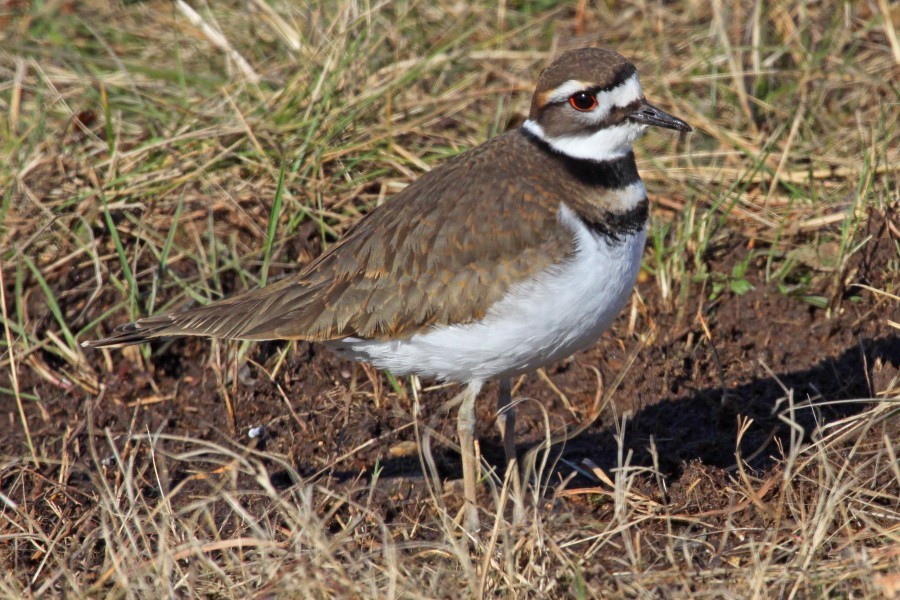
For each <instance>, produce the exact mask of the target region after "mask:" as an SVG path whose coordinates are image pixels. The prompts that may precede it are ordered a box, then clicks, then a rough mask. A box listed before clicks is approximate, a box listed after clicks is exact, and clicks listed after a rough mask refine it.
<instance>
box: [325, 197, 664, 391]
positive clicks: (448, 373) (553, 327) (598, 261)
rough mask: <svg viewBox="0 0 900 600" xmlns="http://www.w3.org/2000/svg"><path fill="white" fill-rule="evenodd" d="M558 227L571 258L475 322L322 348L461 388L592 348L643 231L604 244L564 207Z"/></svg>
mask: <svg viewBox="0 0 900 600" xmlns="http://www.w3.org/2000/svg"><path fill="white" fill-rule="evenodd" d="M560 221H561V222H562V223H563V224H565V225H567V226H568V227H570V228H571V229H572V232H573V234H574V235H575V236H576V240H577V242H576V244H577V245H576V248H577V250H576V252H575V254H574V256H573V257H572V258H571V259H569V260H568V261H567V262H565V263H563V264H561V265H559V266H557V267H555V268H553V269H551V270H548V271H546V272H544V273H543V274H541V275H540V276H538V277H536V278H534V279H531V280H529V281H524V282H521V283H519V284H517V285H515V286H514V287H513V288H512V289H511V290H510V292H509V293H508V294H507V295H506V296H504V297H503V299H502V300H500V301H499V302H497V303H496V304H494V305H493V306H491V308H490V309H489V310H488V313H487V314H486V315H485V317H484V319H482V320H481V321H478V322H475V323H469V324H466V325H453V326H449V327H441V328H437V327H436V328H433V329H430V330H427V331H423V332H421V333H417V334H415V335H413V336H412V337H410V338H408V339H404V340H392V341H383V340H361V339H358V338H345V339H343V340H339V341H335V342H331V343H329V344H328V345H329V346H330V347H331V348H332V349H334V350H336V351H338V352H339V353H340V354H341V355H343V356H346V357H348V358H352V359H354V360H362V361H366V362H370V363H372V364H373V365H375V366H376V367H378V368H380V369H387V370H389V371H391V372H392V373H394V374H396V375H410V374H416V375H420V376H423V377H435V378H438V379H441V380H445V381H453V382H467V381H473V380H484V379H490V378H493V377H506V376H512V375H517V374H520V373H525V372H528V371H533V370H534V369H537V368H539V367H542V366H544V365H547V364H550V363H552V362H555V361H557V360H560V359H562V358H564V357H566V356H569V355H570V354H572V353H574V352H576V351H578V350H580V349H582V348H585V347H586V346H589V345H591V344H593V343H594V342H596V341H597V340H598V339H599V338H600V336H601V334H602V333H603V332H604V331H606V330H607V329H608V328H609V326H610V325H611V324H612V322H613V320H614V319H615V317H616V315H618V314H619V311H620V310H621V309H622V307H623V306H624V305H625V303H626V302H627V301H628V298H629V296H630V295H631V290H632V289H633V287H634V283H635V280H636V279H637V274H638V270H639V268H640V264H641V256H642V254H643V250H644V242H645V241H646V238H647V234H646V229H645V230H642V231H641V232H640V233H637V234H635V235H630V236H627V237H624V239H622V240H621V241H619V242H617V243H609V242H608V241H607V240H605V239H603V238H602V237H600V236H598V235H596V234H594V233H593V232H591V231H590V230H589V229H588V228H587V227H586V226H585V225H584V224H583V223H582V222H581V221H580V219H578V218H577V217H576V216H575V215H574V214H573V213H572V212H571V210H570V209H568V208H567V207H565V206H563V207H561V209H560Z"/></svg>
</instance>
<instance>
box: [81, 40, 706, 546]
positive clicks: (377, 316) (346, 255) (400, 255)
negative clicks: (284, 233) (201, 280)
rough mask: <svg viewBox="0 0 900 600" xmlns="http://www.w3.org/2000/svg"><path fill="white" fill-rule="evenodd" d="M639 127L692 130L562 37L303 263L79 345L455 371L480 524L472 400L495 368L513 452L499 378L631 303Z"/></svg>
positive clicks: (574, 345) (575, 341)
mask: <svg viewBox="0 0 900 600" xmlns="http://www.w3.org/2000/svg"><path fill="white" fill-rule="evenodd" d="M651 126H655V127H661V128H667V129H672V130H676V131H680V132H690V131H691V130H692V129H691V127H690V126H689V125H688V124H687V123H686V122H685V121H683V120H681V119H679V118H677V117H675V116H673V115H671V114H669V113H667V112H664V111H663V110H661V109H660V108H658V107H656V106H654V105H653V104H651V103H650V102H648V101H647V99H646V98H645V96H644V94H643V91H642V88H641V84H640V81H639V78H638V73H637V69H636V67H635V66H634V64H633V63H632V62H630V61H629V60H628V59H626V58H625V57H623V56H622V55H620V54H619V53H617V52H615V51H612V50H608V49H602V48H581V49H577V50H572V51H569V52H566V53H564V54H562V55H560V56H559V57H558V58H556V59H555V60H553V61H552V62H551V63H550V64H549V65H548V66H547V67H546V68H545V69H544V70H543V71H542V72H541V74H540V76H539V78H538V81H537V84H536V86H535V90H534V94H533V96H532V101H531V105H530V111H529V114H528V118H527V119H526V120H525V121H524V123H523V124H522V125H521V126H520V127H517V128H514V129H510V130H509V131H507V132H505V133H502V134H500V135H498V136H497V137H494V138H493V139H490V140H488V141H487V142H485V143H483V144H481V145H479V146H477V147H475V148H473V149H471V150H468V151H466V152H463V153H461V154H459V155H457V156H455V157H452V158H450V159H448V160H446V161H445V162H443V163H442V164H441V165H439V166H437V167H436V168H434V169H432V170H431V171H429V172H427V173H425V174H423V175H422V176H420V177H419V178H418V179H416V180H415V181H414V182H412V183H411V184H410V185H408V186H407V187H406V188H404V189H403V190H402V191H400V192H398V193H397V194H395V195H394V196H393V197H392V198H390V199H389V200H388V201H386V202H385V203H383V204H381V205H379V206H377V207H376V208H374V209H372V210H371V211H370V212H369V213H368V214H367V215H366V216H364V217H363V218H362V219H361V220H360V221H359V222H358V223H356V225H355V226H354V227H353V228H352V229H351V230H350V231H349V232H348V233H347V234H346V235H345V236H344V237H343V238H342V239H340V240H339V241H337V242H336V243H335V244H333V245H331V246H330V247H329V248H328V249H326V250H325V251H324V252H323V253H322V254H321V255H319V256H318V258H316V259H315V260H313V261H312V262H311V263H309V264H308V265H307V266H306V267H305V268H302V269H301V270H300V271H299V272H297V273H295V274H293V275H290V276H287V277H285V278H284V279H281V280H279V281H276V282H274V283H271V284H269V285H266V286H263V287H261V288H258V289H255V290H251V291H248V292H245V293H242V294H239V295H236V296H233V297H229V298H225V299H222V300H219V301H216V302H212V303H210V304H207V305H203V306H197V307H194V308H190V309H187V310H183V311H175V312H169V313H166V314H161V315H156V316H149V317H146V318H142V319H138V320H137V321H134V322H132V323H128V324H125V325H121V326H119V327H117V328H115V329H114V330H113V332H112V333H111V335H110V336H109V337H106V338H104V339H98V340H91V341H86V342H83V344H82V345H83V346H86V347H93V348H98V347H118V346H125V345H130V344H138V343H143V342H147V341H149V340H152V339H155V338H171V337H180V336H205V337H209V338H218V339H229V340H306V341H310V342H319V343H321V344H323V345H324V346H325V347H327V348H329V349H331V350H334V351H335V352H337V353H338V354H339V355H341V356H344V357H346V358H348V359H352V360H355V361H365V362H368V363H370V364H372V365H374V366H375V367H377V368H379V369H383V370H388V371H390V372H391V373H392V374H394V375H399V376H405V375H417V376H420V377H424V378H431V379H435V380H440V381H444V382H451V383H457V384H461V385H462V386H463V387H462V389H461V391H460V392H459V394H457V397H456V400H455V402H456V403H457V404H458V406H459V408H458V414H457V431H458V436H459V446H460V454H461V457H462V470H463V496H464V498H463V505H464V511H463V516H464V524H463V526H464V527H465V528H466V530H468V531H477V529H478V527H479V514H478V508H477V499H476V492H477V480H476V474H477V470H476V467H477V464H476V458H475V445H474V435H475V425H476V420H475V402H476V398H477V396H478V394H479V392H480V390H481V388H482V386H483V385H484V383H485V382H487V381H489V380H497V381H499V382H500V385H499V390H500V392H499V395H498V396H499V397H498V400H497V406H498V414H500V415H501V416H498V419H497V424H498V426H499V428H500V434H501V438H502V441H503V446H504V449H505V451H506V454H507V459H508V461H509V462H513V461H514V460H515V441H514V431H515V412H514V410H513V406H512V405H511V398H510V395H511V394H510V389H511V385H510V382H511V379H512V378H513V377H516V376H518V375H520V374H524V373H529V372H531V371H534V370H536V369H538V368H541V367H543V366H546V365H549V364H551V363H554V362H556V361H558V360H561V359H563V358H565V357H567V356H570V355H571V354H573V353H575V352H577V351H578V350H581V349H583V348H586V347H588V346H590V345H592V344H594V343H595V342H596V341H597V340H598V339H599V338H600V336H601V335H602V334H603V332H604V331H606V330H607V329H608V328H609V327H610V326H611V324H612V322H613V320H614V319H615V317H616V316H617V314H618V313H619V312H620V311H621V309H622V308H623V307H624V305H625V304H626V303H627V301H628V299H629V297H630V295H631V292H632V289H633V288H634V285H635V282H636V280H637V276H638V271H639V269H640V264H641V258H642V254H643V250H644V244H645V242H646V237H647V223H648V219H649V200H648V197H647V193H646V190H645V188H644V184H643V182H642V181H641V178H640V176H639V174H638V170H637V164H636V162H635V157H634V152H633V148H632V145H633V143H634V142H635V141H636V140H637V139H638V138H639V137H640V136H641V135H642V134H643V133H644V132H645V131H646V130H647V129H648V128H649V127H651Z"/></svg>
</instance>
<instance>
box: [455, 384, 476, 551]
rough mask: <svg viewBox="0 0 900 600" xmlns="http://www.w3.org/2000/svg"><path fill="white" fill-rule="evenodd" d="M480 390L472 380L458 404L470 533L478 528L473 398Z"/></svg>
mask: <svg viewBox="0 0 900 600" xmlns="http://www.w3.org/2000/svg"><path fill="white" fill-rule="evenodd" d="M480 390H481V382H480V381H472V382H470V383H469V385H468V386H466V389H465V390H464V391H463V396H462V402H461V403H460V405H459V415H458V417H457V431H458V432H459V448H460V453H461V454H462V468H463V495H464V498H465V512H466V517H465V518H466V520H465V528H466V530H467V531H469V532H470V533H474V532H475V531H477V530H478V526H479V524H478V504H477V498H476V495H475V484H476V483H477V481H476V480H477V474H478V471H477V465H476V464H475V398H476V397H477V396H478V392H479V391H480Z"/></svg>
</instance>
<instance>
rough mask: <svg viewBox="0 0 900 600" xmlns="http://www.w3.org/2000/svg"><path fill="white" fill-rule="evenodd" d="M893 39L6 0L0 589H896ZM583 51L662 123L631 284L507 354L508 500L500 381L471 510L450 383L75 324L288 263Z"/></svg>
mask: <svg viewBox="0 0 900 600" xmlns="http://www.w3.org/2000/svg"><path fill="white" fill-rule="evenodd" d="M897 31H900V11H898V7H897V6H896V5H895V4H892V3H888V2H882V1H880V0H879V1H873V2H866V3H843V4H840V5H838V10H835V8H834V6H833V5H832V4H829V3H824V2H819V3H815V2H814V3H810V2H801V1H793V0H773V1H771V2H765V3H756V4H753V3H740V2H732V3H729V2H709V3H706V2H693V1H692V2H687V1H682V2H664V3H646V2H620V3H609V2H582V1H578V2H559V3H557V2H544V1H539V2H531V1H527V2H517V3H506V2H503V3H495V2H475V1H473V2H467V3H459V2H446V1H442V0H438V1H435V2H409V3H406V2H388V3H359V2H356V1H355V0H333V1H332V0H329V1H326V2H312V3H300V2H287V1H280V0H266V1H265V2H263V1H261V0H252V1H250V2H235V1H230V0H228V1H226V0H223V1H222V2H215V3H212V2H207V3H201V2H194V1H193V0H187V1H185V2H170V1H169V0H146V1H138V2H121V3H116V2H105V1H101V0H81V1H79V2H72V1H70V0H61V1H57V2H44V3H37V2H35V3H29V2H19V1H14V2H3V1H2V0H0V279H2V284H0V290H2V293H3V298H2V299H3V302H2V308H3V309H4V311H5V312H3V315H2V316H3V321H2V326H3V327H2V331H0V337H2V339H0V418H2V419H3V420H4V422H5V424H6V426H5V427H4V428H3V429H2V430H0V566H2V571H0V597H16V598H17V597H33V598H42V597H46V596H48V595H54V596H64V597H115V598H121V597H129V598H131V597H133V598H145V597H163V596H170V597H192V598H193V597H196V598H201V597H202V598H206V597H221V598H224V597H237V598H245V597H265V598H269V597H274V596H288V597H297V596H302V597H322V598H325V597H329V598H330V597H353V598H356V597H373V598H374V597H378V598H382V597H386V598H400V597H404V598H406V597H409V598H461V597H485V596H504V597H534V598H546V597H550V598H563V597H578V598H586V597H603V598H608V597H628V598H676V597H677V598H682V597H683V598H699V597H703V598H710V597H714V598H781V597H784V598H824V597H845V598H860V597H866V598H869V597H875V598H878V597H883V598H896V597H898V595H900V461H898V459H897V455H898V453H900V449H898V447H897V440H898V439H900V418H898V415H900V364H898V363H900V300H898V293H900V275H898V274H900V226H898V222H900V214H898V198H900V196H898V192H897V190H898V184H897V173H898V171H897V164H898V159H897V152H898V148H900V143H898V140H900V135H898V130H900V121H898V113H897V111H896V106H897V99H898V97H900V92H898V89H897V86H896V81H897V80H898V78H897V73H898V72H900V71H898V65H900V43H898V42H897V39H898V36H897ZM581 46H604V47H609V48H614V49H616V50H618V51H620V52H621V53H623V54H624V55H626V56H628V57H629V58H630V59H632V60H634V61H635V62H636V64H637V65H638V68H639V71H640V73H641V82H642V85H643V89H644V91H645V93H646V94H647V97H648V98H649V99H651V100H652V101H655V102H656V103H658V104H659V105H661V106H662V107H664V108H666V109H667V110H671V111H672V112H673V113H675V114H677V115H678V116H680V117H683V118H684V119H685V120H687V121H688V122H690V123H691V124H692V125H693V126H694V128H695V131H694V132H693V133H692V134H690V135H689V136H675V135H665V134H659V133H658V132H654V133H648V134H647V135H646V136H645V137H644V138H643V139H641V140H640V142H639V143H638V144H637V146H636V154H637V158H638V162H639V168H640V171H641V174H642V177H643V178H644V181H645V184H646V186H647V189H648V194H649V196H650V198H651V201H652V203H653V209H652V218H651V226H650V230H649V232H650V240H649V242H648V246H647V249H646V252H645V257H644V269H643V271H642V273H641V277H640V279H639V282H638V285H637V289H636V293H635V294H634V296H633V298H632V302H631V303H630V305H629V306H628V307H627V308H626V310H625V311H624V312H623V314H622V315H621V316H620V318H619V319H618V321H617V322H616V323H615V325H614V327H613V328H612V330H611V331H609V332H608V333H607V334H606V335H605V336H604V338H603V339H602V340H601V341H600V342H599V343H598V344H597V345H596V346H595V347H593V348H591V349H589V350H586V351H584V352H581V353H579V354H577V355H575V356H573V357H571V358H569V359H567V360H565V361H563V362H561V363H559V364H556V365H553V366H552V367H550V368H548V369H547V370H546V371H545V372H540V373H535V374H532V375H528V376H526V377H522V378H521V379H520V380H518V381H517V382H516V383H515V386H516V387H515V390H514V397H515V398H516V400H517V401H518V415H519V418H518V426H517V440H518V451H519V458H520V459H521V461H522V463H523V472H524V475H525V477H526V480H527V482H528V485H527V487H526V490H525V492H524V494H523V497H522V498H521V501H522V503H523V505H524V518H523V519H522V520H521V521H520V522H519V521H516V520H515V519H514V518H513V517H514V516H515V511H514V510H513V504H514V503H513V501H512V500H511V498H510V493H511V490H510V488H509V486H508V483H509V481H508V479H505V478H504V477H503V472H504V471H503V469H504V464H503V462H504V460H503V451H502V447H501V445H500V438H499V434H498V433H497V430H496V427H495V421H496V414H495V408H494V394H495V393H496V384H493V383H492V384H490V385H488V386H487V389H486V390H485V392H483V394H482V397H481V400H480V403H479V406H478V417H479V424H478V442H479V443H478V447H479V451H480V453H481V456H482V458H483V459H484V460H483V462H482V469H483V478H482V482H481V485H480V487H479V494H480V497H479V506H480V509H481V511H482V522H483V523H484V524H485V529H484V531H482V532H480V535H479V536H478V537H477V538H474V539H473V538H466V537H465V536H464V535H463V532H462V531H461V529H460V527H459V526H458V523H456V522H455V521H454V518H455V517H456V516H457V513H458V509H459V508H460V494H459V490H458V489H457V488H458V487H459V486H458V481H457V480H458V478H459V477H460V474H461V469H460V463H459V458H458V452H457V450H456V449H455V448H454V444H453V440H454V439H455V437H456V436H455V419H454V418H453V415H445V414H442V413H441V412H440V407H441V406H442V405H443V404H444V402H445V401H447V400H448V399H449V398H451V396H452V395H453V393H454V392H455V390H454V389H453V388H450V387H441V386H436V385H433V382H421V386H418V387H417V384H416V382H413V381H411V380H408V379H400V380H396V379H394V378H393V377H391V376H389V375H387V374H384V373H379V372H376V371H374V370H373V369H371V368H368V367H366V366H364V365H353V364H350V363H347V362H344V361H341V360H339V359H337V358H336V357H335V356H334V355H332V354H330V353H329V352H328V351H326V350H324V349H322V348H321V347H319V346H315V345H310V344H306V343H300V342H298V343H290V344H287V343H274V342H272V343H258V344H236V343H233V344H225V343H215V342H209V341H206V340H199V339H182V340H173V341H165V342H158V343H154V344H152V345H151V346H150V347H143V348H138V347H131V348H127V349H124V350H109V351H90V350H86V349H83V348H81V347H80V345H79V343H80V342H81V341H83V340H86V339H96V338H98V337H102V336H103V335H104V334H106V333H108V332H109V331H110V330H111V329H112V328H113V327H114V326H116V325H119V324H122V323H124V322H126V321H127V320H130V319H132V318H137V317H139V316H143V315H145V314H148V313H159V312H163V311H165V310H169V309H173V308H177V307H179V306H190V305H193V304H197V303H202V302H207V301H209V300H210V299H214V298H217V297H221V296H224V295H229V294H232V293H236V292H239V291H243V290H246V289H248V288H252V287H256V286H257V285H260V284H261V282H262V280H264V279H265V278H266V277H268V280H269V281H272V280H274V279H277V278H278V277H281V276H283V275H285V274H287V273H290V272H293V271H295V270H296V269H297V268H299V265H302V264H305V263H306V262H308V261H309V260H311V259H312V258H314V257H315V256H316V255H317V254H318V253H319V252H321V250H322V248H323V245H325V244H331V243H334V242H335V241H336V240H337V239H339V238H340V236H341V235H342V234H343V233H344V232H346V231H347V230H348V229H349V228H350V227H352V226H353V224H354V223H355V222H356V221H357V220H358V219H359V218H360V216H361V215H363V214H365V213H366V212H367V211H368V210H371V209H372V207H374V206H376V205H377V204H378V203H380V202H385V201H387V202H389V201H390V197H391V196H392V195H393V194H394V193H396V191H397V190H398V189H400V188H401V187H402V186H403V185H406V184H408V182H409V181H411V180H413V179H415V178H416V177H417V176H418V175H419V174H420V173H422V172H424V171H426V170H428V169H430V168H433V167H434V166H436V165H438V164H440V162H441V161H442V160H445V159H446V157H448V156H452V155H455V154H457V153H459V152H462V151H464V150H465V149H466V148H471V147H474V146H475V145H477V144H479V143H481V142H483V141H484V140H485V139H487V138H489V137H492V136H494V135H496V134H498V133H499V132H502V131H503V130H505V129H508V128H510V127H514V126H517V125H518V124H520V123H521V122H522V121H523V119H524V118H525V116H526V115H527V111H528V106H529V100H530V94H531V91H532V89H533V86H534V80H535V78H536V77H537V74H538V73H539V72H540V69H541V68H542V67H543V66H544V65H545V64H547V62H548V61H549V60H550V58H551V57H552V56H553V55H555V54H558V53H559V52H560V51H562V50H564V49H568V48H574V47H581ZM548 309H552V307H548ZM431 427H433V429H434V434H433V435H432V438H433V442H432V450H433V456H434V469H433V470H434V472H433V473H432V472H431V470H430V468H429V465H428V463H427V461H426V459H425V456H424V452H423V451H422V447H421V446H422V444H421V443H420V442H421V440H422V439H423V433H424V432H426V431H427V430H428V429H429V428H431ZM251 432H252V433H253V434H254V435H251ZM548 438H552V439H553V440H554V442H556V443H554V444H553V445H552V447H550V449H549V450H548V449H547V447H546V445H545V442H546V440H547V439H548Z"/></svg>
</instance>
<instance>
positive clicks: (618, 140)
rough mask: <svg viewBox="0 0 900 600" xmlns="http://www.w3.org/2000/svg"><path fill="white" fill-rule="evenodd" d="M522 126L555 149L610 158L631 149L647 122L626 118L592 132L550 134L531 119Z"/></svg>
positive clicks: (593, 158)
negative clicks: (616, 123) (631, 120)
mask: <svg viewBox="0 0 900 600" xmlns="http://www.w3.org/2000/svg"><path fill="white" fill-rule="evenodd" d="M522 127H524V128H525V129H526V130H527V131H529V132H530V133H531V134H532V135H534V136H536V137H538V138H540V139H542V140H543V141H545V142H547V144H548V145H549V146H550V147H551V148H553V149H554V150H556V151H557V152H560V153H562V154H565V155H566V156H570V157H572V158H583V159H588V160H613V159H616V158H621V157H623V156H625V155H626V154H628V153H629V152H631V147H632V145H633V144H634V142H635V140H637V139H638V138H639V137H641V135H643V133H644V131H646V130H647V126H646V125H641V124H640V123H632V122H630V121H625V122H624V123H621V124H619V125H614V126H612V127H606V128H604V129H600V130H599V131H596V132H594V133H591V134H586V135H563V136H559V137H549V136H547V134H546V133H545V132H544V129H543V127H541V126H540V125H538V124H537V123H536V122H535V121H532V120H531V119H528V120H527V121H525V123H524V124H523V125H522Z"/></svg>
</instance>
